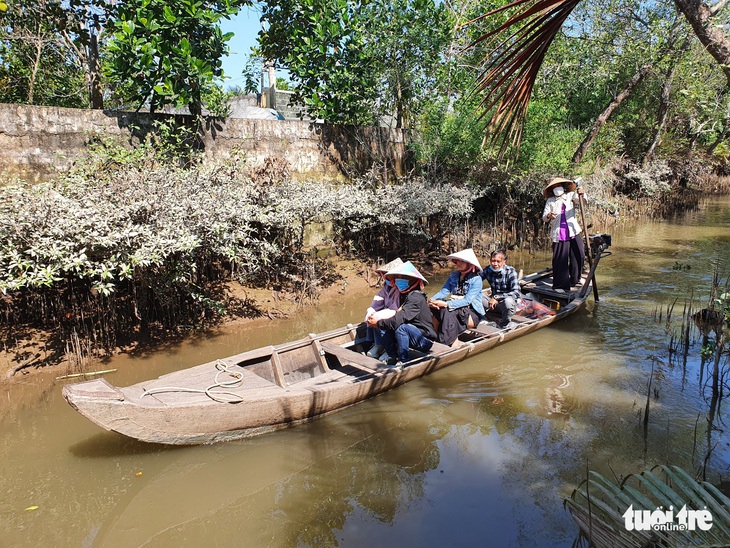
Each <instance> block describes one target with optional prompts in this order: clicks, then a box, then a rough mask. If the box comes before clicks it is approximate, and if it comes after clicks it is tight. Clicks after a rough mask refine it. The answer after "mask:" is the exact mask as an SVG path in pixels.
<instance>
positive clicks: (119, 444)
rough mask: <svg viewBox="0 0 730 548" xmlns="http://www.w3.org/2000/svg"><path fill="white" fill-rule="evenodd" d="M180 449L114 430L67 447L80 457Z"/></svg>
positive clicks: (180, 448) (180, 447)
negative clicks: (128, 435)
mask: <svg viewBox="0 0 730 548" xmlns="http://www.w3.org/2000/svg"><path fill="white" fill-rule="evenodd" d="M182 449H184V447H183V446H179V445H161V444H155V443H143V442H140V441H137V440H133V439H130V438H127V437H125V436H122V435H121V434H117V433H115V432H100V433H98V434H96V435H93V436H91V437H89V438H87V439H85V440H83V441H80V442H78V443H74V444H73V445H71V446H70V447H69V448H68V450H69V452H70V453H71V455H73V456H74V457H77V458H81V459H100V458H111V457H118V456H120V455H150V454H157V453H161V452H168V451H169V452H174V451H179V450H182Z"/></svg>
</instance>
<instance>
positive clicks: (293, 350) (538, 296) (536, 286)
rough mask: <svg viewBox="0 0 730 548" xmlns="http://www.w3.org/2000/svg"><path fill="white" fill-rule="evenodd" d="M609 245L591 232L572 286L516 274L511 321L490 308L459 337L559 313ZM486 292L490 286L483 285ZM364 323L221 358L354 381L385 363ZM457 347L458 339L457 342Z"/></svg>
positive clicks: (290, 377)
mask: <svg viewBox="0 0 730 548" xmlns="http://www.w3.org/2000/svg"><path fill="white" fill-rule="evenodd" d="M608 246H610V236H609V235H600V236H598V235H594V236H592V237H591V249H592V255H591V256H592V257H593V260H592V264H591V267H590V269H588V270H586V271H584V272H583V275H582V278H581V281H580V282H579V284H578V285H576V286H574V287H571V289H570V291H555V290H554V289H552V269H546V270H542V271H539V272H536V273H534V274H531V275H529V276H525V277H524V278H522V279H521V280H520V285H521V289H522V293H523V296H524V298H523V299H522V302H521V304H520V306H519V307H518V310H517V312H516V313H515V315H514V316H513V317H512V321H511V322H510V324H509V325H508V326H507V327H505V328H499V327H498V326H497V323H496V322H497V320H498V319H499V318H497V317H496V316H495V315H493V314H491V313H488V314H487V317H486V320H487V322H486V323H484V322H483V323H480V324H479V325H478V326H476V327H475V328H473V329H467V330H466V331H465V332H464V333H462V334H461V336H460V337H459V341H460V342H461V343H464V344H466V343H472V344H473V343H474V342H477V341H479V340H482V339H485V338H491V337H502V336H504V335H505V334H506V333H508V332H510V331H514V330H518V329H521V328H523V327H526V326H528V325H530V324H532V323H534V322H536V321H539V320H540V319H542V318H544V317H545V316H553V315H556V314H560V311H561V309H564V308H565V307H566V306H567V305H568V304H569V303H570V302H571V301H573V300H575V299H583V298H585V297H586V293H587V291H588V290H589V289H590V286H591V285H590V282H589V280H591V279H592V278H593V275H594V272H595V269H596V267H597V265H598V261H599V259H600V258H601V256H602V254H607V252H605V249H606V248H607V247H608ZM485 294H486V295H489V290H488V289H487V290H485ZM365 334H366V325H365V324H364V323H361V324H359V325H348V326H347V327H344V328H341V329H338V330H334V331H331V332H327V333H320V334H318V335H315V334H310V335H309V337H308V338H305V339H301V340H298V341H294V342H291V343H286V344H282V345H277V346H268V347H264V348H259V349H256V350H251V351H249V352H244V353H242V354H238V355H237V356H232V357H230V358H226V359H224V360H220V361H222V362H225V363H226V364H227V365H235V366H238V367H237V368H236V369H237V370H238V369H239V368H241V369H243V370H245V371H246V372H248V373H252V374H254V375H255V376H256V377H259V378H260V379H263V380H265V381H268V382H267V384H269V385H276V386H279V387H282V388H286V387H289V386H292V385H295V384H296V385H300V384H301V383H306V381H307V380H309V379H313V378H320V377H321V376H322V375H324V374H327V373H330V372H335V371H336V372H338V373H340V375H347V376H348V377H350V378H351V379H352V380H353V381H355V382H356V381H357V380H358V379H364V378H372V377H373V376H380V375H382V374H383V371H382V370H383V367H382V366H383V363H382V362H380V361H379V360H377V359H375V358H371V357H369V356H367V355H366V351H367V350H368V349H369V347H370V345H371V344H372V343H369V342H365V341H366V337H365ZM455 347H458V344H457V345H455ZM455 347H450V346H446V345H443V344H440V343H437V342H435V343H434V346H433V348H432V349H431V351H430V352H429V353H428V354H423V353H421V352H418V351H416V350H413V349H411V360H410V361H409V362H408V364H407V365H411V364H414V363H416V362H420V361H424V360H426V359H430V358H433V357H436V356H440V355H443V354H445V353H448V352H451V351H453V350H455Z"/></svg>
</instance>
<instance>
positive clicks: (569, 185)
mask: <svg viewBox="0 0 730 548" xmlns="http://www.w3.org/2000/svg"><path fill="white" fill-rule="evenodd" d="M555 185H562V186H563V187H565V191H566V192H572V191H573V190H575V181H572V180H571V179H566V178H564V177H555V178H554V179H551V180H550V182H549V183H548V184H547V186H546V187H545V189H544V190H543V191H542V195H543V196H545V198H549V197H550V196H552V194H553V191H552V188H553V187H554V186H555Z"/></svg>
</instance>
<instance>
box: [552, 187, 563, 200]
mask: <svg viewBox="0 0 730 548" xmlns="http://www.w3.org/2000/svg"><path fill="white" fill-rule="evenodd" d="M553 194H555V196H557V197H558V198H560V197H561V196H562V195H563V194H565V189H564V188H563V187H562V186H556V187H555V188H554V189H553Z"/></svg>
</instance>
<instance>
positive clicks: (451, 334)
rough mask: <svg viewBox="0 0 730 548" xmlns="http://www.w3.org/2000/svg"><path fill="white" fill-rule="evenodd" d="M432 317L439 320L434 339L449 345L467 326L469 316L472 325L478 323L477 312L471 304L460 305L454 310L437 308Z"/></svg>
mask: <svg viewBox="0 0 730 548" xmlns="http://www.w3.org/2000/svg"><path fill="white" fill-rule="evenodd" d="M433 315H434V317H435V318H436V319H437V320H438V322H439V328H438V333H437V334H436V335H437V338H436V340H437V341H438V342H440V343H441V344H448V345H451V344H452V343H453V342H454V341H455V340H456V339H457V338H458V337H459V335H461V334H462V333H463V332H464V331H466V329H467V327H468V326H469V318H471V319H472V321H473V322H474V325H477V324H478V323H479V314H477V313H476V312H474V310H473V309H472V307H471V306H462V307H461V308H456V309H454V310H449V309H448V307H447V308H439V309H437V310H436V311H434V314H433Z"/></svg>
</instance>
